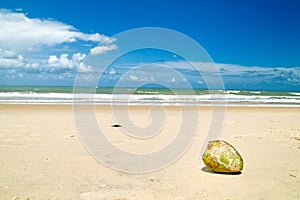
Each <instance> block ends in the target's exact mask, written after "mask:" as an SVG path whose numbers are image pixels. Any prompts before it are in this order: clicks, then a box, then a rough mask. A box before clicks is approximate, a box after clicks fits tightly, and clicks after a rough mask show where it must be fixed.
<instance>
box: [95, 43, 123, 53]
mask: <svg viewBox="0 0 300 200" xmlns="http://www.w3.org/2000/svg"><path fill="white" fill-rule="evenodd" d="M117 48H118V47H117V45H115V44H111V45H107V46H97V47H95V48H92V49H91V51H90V52H91V54H92V55H98V54H104V53H106V52H108V51H112V50H116V49H117Z"/></svg>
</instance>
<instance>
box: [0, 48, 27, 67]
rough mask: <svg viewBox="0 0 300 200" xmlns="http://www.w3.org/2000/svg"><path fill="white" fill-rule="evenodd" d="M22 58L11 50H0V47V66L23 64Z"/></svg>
mask: <svg viewBox="0 0 300 200" xmlns="http://www.w3.org/2000/svg"><path fill="white" fill-rule="evenodd" d="M23 60H24V58H23V56H22V55H17V54H15V52H13V51H1V49H0V68H3V67H4V68H7V67H8V68H14V67H22V66H24V65H25V64H24V62H23Z"/></svg>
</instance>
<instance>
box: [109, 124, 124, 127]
mask: <svg viewBox="0 0 300 200" xmlns="http://www.w3.org/2000/svg"><path fill="white" fill-rule="evenodd" d="M111 127H122V126H121V125H120V124H113V125H111Z"/></svg>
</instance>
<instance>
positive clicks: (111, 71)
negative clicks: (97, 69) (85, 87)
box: [108, 68, 117, 75]
mask: <svg viewBox="0 0 300 200" xmlns="http://www.w3.org/2000/svg"><path fill="white" fill-rule="evenodd" d="M108 74H109V75H115V74H117V71H116V70H115V69H113V68H112V69H110V70H109V72H108Z"/></svg>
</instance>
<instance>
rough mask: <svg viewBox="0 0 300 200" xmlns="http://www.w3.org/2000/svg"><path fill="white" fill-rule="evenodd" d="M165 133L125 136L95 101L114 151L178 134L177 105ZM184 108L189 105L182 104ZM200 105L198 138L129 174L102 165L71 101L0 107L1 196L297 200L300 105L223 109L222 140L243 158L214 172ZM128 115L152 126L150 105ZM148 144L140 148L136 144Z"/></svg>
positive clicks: (155, 144) (160, 143) (151, 146)
mask: <svg viewBox="0 0 300 200" xmlns="http://www.w3.org/2000/svg"><path fill="white" fill-rule="evenodd" d="M164 109H165V111H166V124H165V127H164V129H163V130H162V135H157V136H155V137H153V138H151V139H150V140H142V141H139V140H136V139H134V138H130V137H128V136H124V134H123V133H122V131H121V129H119V128H112V127H111V125H112V124H114V123H116V122H115V121H114V117H113V115H112V112H111V107H110V106H96V115H97V119H98V120H99V125H100V126H101V128H102V129H103V132H105V133H107V137H108V138H110V140H111V141H112V143H114V144H115V145H116V146H118V147H119V148H124V149H127V150H129V151H134V152H141V151H142V152H143V153H147V152H151V151H154V150H155V149H157V148H163V147H164V145H166V144H167V143H168V141H169V140H170V139H171V138H172V137H173V134H174V133H176V132H177V131H178V128H179V125H178V123H177V122H178V119H179V117H180V116H181V112H180V109H179V108H178V107H164ZM185 109H186V108H185ZM196 109H199V113H200V115H199V127H198V130H197V134H196V137H195V140H194V141H193V143H192V145H191V147H190V148H189V149H188V151H186V152H185V154H184V155H183V156H182V157H181V158H180V159H178V160H177V161H176V162H175V163H173V164H171V165H170V166H168V167H166V168H164V169H161V170H158V171H156V172H152V173H146V174H128V173H124V172H119V171H115V170H113V169H111V168H109V167H106V166H104V165H103V164H101V163H100V162H98V161H97V160H96V159H94V157H93V156H91V155H90V154H89V153H88V152H87V150H86V149H85V148H84V147H83V145H82V144H81V141H80V139H79V136H78V134H77V129H76V124H75V120H74V115H73V111H72V106H71V105H4V104H2V105H0V119H1V120H0V199H1V200H2V199H3V200H6V199H15V200H17V199H18V200H23V199H27V200H29V199H30V200H33V199H38V200H39V199H80V200H96V199H97V200H98V199H108V200H141V199H143V200H148V199H149V200H152V199H155V200H156V199H158V200H189V199H197V200H199V199H201V200H202V199H203V200H206V199H207V200H208V199H209V200H211V199H213V200H214V199H216V200H219V199H224V200H225V199H226V200H229V199H230V200H234V199H292V200H293V199H295V200H296V199H300V123H299V119H300V108H278V107H276V108H275V107H269V108H267V107H257V108H255V107H228V108H227V109H226V118H225V120H224V124H223V130H222V134H221V136H220V138H219V139H223V140H226V141H227V142H229V143H231V144H232V145H233V146H235V147H236V149H237V150H238V151H239V152H240V154H241V155H242V157H243V159H244V163H245V166H244V170H243V171H242V173H241V174H239V175H224V174H215V173H211V172H209V171H207V170H205V168H204V164H203V162H202V160H201V158H200V150H201V147H202V144H203V142H204V139H205V134H206V133H207V131H208V129H209V125H210V122H211V116H212V111H211V109H210V108H209V107H203V108H196ZM129 110H130V114H131V117H132V120H133V121H134V122H135V123H136V124H138V125H140V126H142V127H143V126H147V124H149V123H151V118H149V115H148V114H149V107H130V108H129ZM141 147H145V148H141Z"/></svg>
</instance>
